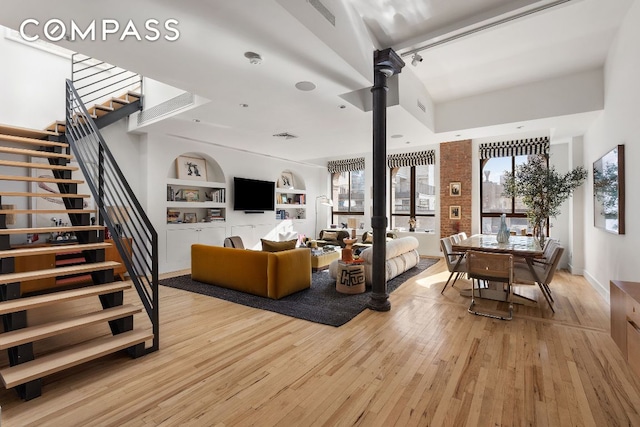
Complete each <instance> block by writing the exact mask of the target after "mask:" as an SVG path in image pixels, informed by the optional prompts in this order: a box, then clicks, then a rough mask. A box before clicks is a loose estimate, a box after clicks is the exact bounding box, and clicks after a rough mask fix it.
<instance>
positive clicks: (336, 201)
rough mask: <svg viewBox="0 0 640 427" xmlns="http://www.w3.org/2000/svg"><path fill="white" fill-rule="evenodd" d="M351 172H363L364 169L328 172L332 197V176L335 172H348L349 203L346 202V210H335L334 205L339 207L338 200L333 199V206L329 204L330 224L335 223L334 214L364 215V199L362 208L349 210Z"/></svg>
mask: <svg viewBox="0 0 640 427" xmlns="http://www.w3.org/2000/svg"><path fill="white" fill-rule="evenodd" d="M353 172H363V173H364V169H356V170H353V171H344V172H330V173H329V177H330V180H331V193H330V194H331V195H332V198H333V194H334V191H333V190H334V186H333V176H334V175H335V174H342V173H348V174H349V191H348V194H349V199H348V200H349V203H348V210H346V211H338V210H335V208H336V207H339V200H334V203H333V206H331V223H332V224H335V223H336V222H335V218H336V216H344V215H353V216H355V215H361V216H364V201H363V205H362V206H363V210H362V211H355V210H351V196H352V185H351V174H352V173H353ZM365 184H366V177H365Z"/></svg>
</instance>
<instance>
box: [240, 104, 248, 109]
mask: <svg viewBox="0 0 640 427" xmlns="http://www.w3.org/2000/svg"><path fill="white" fill-rule="evenodd" d="M240 106H241V107H242V108H247V107H248V106H249V104H245V103H242V104H240Z"/></svg>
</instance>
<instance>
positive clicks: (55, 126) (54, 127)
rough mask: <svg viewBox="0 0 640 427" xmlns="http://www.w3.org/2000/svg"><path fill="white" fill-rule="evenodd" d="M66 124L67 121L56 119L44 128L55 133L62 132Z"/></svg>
mask: <svg viewBox="0 0 640 427" xmlns="http://www.w3.org/2000/svg"><path fill="white" fill-rule="evenodd" d="M66 125H67V122H64V121H61V120H56V121H55V122H53V123H51V124H50V125H49V126H47V128H46V129H45V130H47V131H49V132H55V133H64V130H65V128H66Z"/></svg>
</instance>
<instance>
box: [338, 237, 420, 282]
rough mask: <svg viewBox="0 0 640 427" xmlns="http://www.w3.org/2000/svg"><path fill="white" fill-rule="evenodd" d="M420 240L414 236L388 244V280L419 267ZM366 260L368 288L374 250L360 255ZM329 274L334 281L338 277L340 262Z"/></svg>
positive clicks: (394, 240) (370, 249) (365, 274)
mask: <svg viewBox="0 0 640 427" xmlns="http://www.w3.org/2000/svg"><path fill="white" fill-rule="evenodd" d="M418 245H419V242H418V239H416V238H415V237H412V236H408V237H401V238H399V239H393V240H390V241H388V242H387V251H386V259H387V262H386V273H387V274H386V279H385V280H391V279H393V278H394V277H396V276H397V275H399V274H401V273H404V272H405V271H407V270H409V269H410V268H413V267H415V266H416V265H418V262H419V261H420V255H419V254H418ZM360 257H361V258H364V277H365V282H366V283H367V285H368V286H370V285H371V282H372V280H371V275H372V273H371V263H372V259H373V248H367V249H365V250H364V251H362V252H361V253H360ZM329 274H330V275H331V277H333V278H334V279H335V278H337V276H338V260H336V261H333V262H332V263H331V264H330V265H329Z"/></svg>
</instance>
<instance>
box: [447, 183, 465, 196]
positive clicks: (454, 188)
mask: <svg viewBox="0 0 640 427" xmlns="http://www.w3.org/2000/svg"><path fill="white" fill-rule="evenodd" d="M461 192H462V184H461V183H459V182H451V183H449V196H454V197H455V196H459V195H460V194H461Z"/></svg>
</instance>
